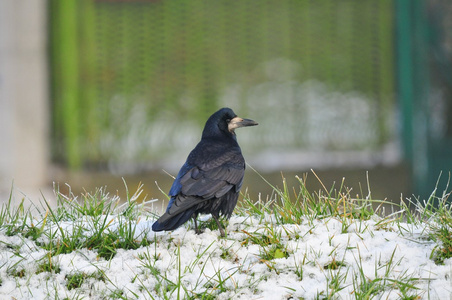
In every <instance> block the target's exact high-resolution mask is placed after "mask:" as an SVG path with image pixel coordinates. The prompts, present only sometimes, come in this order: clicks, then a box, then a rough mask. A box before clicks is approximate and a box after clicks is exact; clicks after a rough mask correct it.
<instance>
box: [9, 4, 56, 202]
mask: <svg viewBox="0 0 452 300" xmlns="http://www.w3.org/2000/svg"><path fill="white" fill-rule="evenodd" d="M47 67H48V66H47V3H46V1H45V0H0V203H1V202H4V201H5V200H7V199H5V194H6V195H7V194H8V193H9V192H10V191H11V185H12V182H13V181H14V187H15V188H14V191H15V192H16V193H17V192H20V194H22V193H23V194H25V195H27V196H30V197H35V196H36V197H37V196H38V195H39V194H40V190H42V189H48V188H49V185H48V162H49V151H50V149H49V101H48V99H49V93H48V85H49V83H48V70H47ZM19 197H20V195H19ZM6 198H7V197H6Z"/></svg>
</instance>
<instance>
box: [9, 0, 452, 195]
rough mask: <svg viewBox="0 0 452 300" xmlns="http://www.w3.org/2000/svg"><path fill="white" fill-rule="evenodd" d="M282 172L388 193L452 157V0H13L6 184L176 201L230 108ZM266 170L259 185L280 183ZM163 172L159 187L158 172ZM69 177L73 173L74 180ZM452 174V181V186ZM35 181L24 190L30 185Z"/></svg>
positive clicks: (412, 191) (427, 180) (257, 157)
mask: <svg viewBox="0 0 452 300" xmlns="http://www.w3.org/2000/svg"><path fill="white" fill-rule="evenodd" d="M224 106H228V107H231V108H232V109H233V110H234V111H235V112H236V113H237V114H238V115H239V116H241V117H246V118H251V119H254V120H256V121H258V122H259V126H257V127H253V128H249V129H243V130H239V131H238V140H239V143H240V145H241V147H242V151H243V153H244V156H245V158H246V160H247V162H248V163H249V164H250V166H252V167H253V168H254V169H256V170H257V171H258V172H259V173H260V174H261V175H262V176H263V177H264V178H266V179H267V180H268V181H269V182H270V183H272V184H274V185H277V186H281V172H282V173H283V175H284V177H286V178H287V180H288V184H289V186H292V185H296V184H297V183H296V179H295V175H299V176H300V177H302V176H304V174H305V175H306V174H307V183H308V186H311V188H312V189H313V191H314V190H315V189H318V188H320V187H321V185H320V184H319V182H318V180H317V179H316V178H315V176H314V174H313V173H312V172H311V171H310V170H311V169H313V170H314V171H315V172H316V174H317V175H318V176H319V177H320V179H321V180H322V182H323V184H324V185H325V186H326V187H327V188H330V187H332V186H333V184H334V183H336V186H337V187H339V186H340V184H341V182H342V179H343V178H344V177H345V185H346V186H349V187H351V188H352V189H353V190H352V194H359V195H361V196H367V194H368V188H367V182H368V181H369V182H370V187H371V191H372V198H373V199H385V198H387V199H389V200H394V201H397V200H400V198H401V197H403V198H405V197H411V196H412V195H416V196H418V195H419V196H420V197H421V198H426V197H428V196H429V195H430V194H431V193H432V191H433V190H434V188H435V186H436V184H437V181H438V178H439V176H440V174H441V172H442V175H441V177H440V179H439V182H438V190H439V191H438V193H442V191H443V190H445V189H447V182H448V178H449V176H450V172H451V170H452V117H451V116H452V2H450V1H448V0H424V1H420V0H384V1H381V0H365V1H359V0H341V1H336V0H315V1H314V0H302V1H294V0H266V1H251V0H241V1H227V0H217V1H201V0H193V1H183V0H65V1H59V0H47V1H45V0H32V1H30V0H2V1H1V2H0V144H1V146H0V190H1V191H2V193H3V194H2V195H3V196H2V198H3V200H4V199H8V195H9V193H10V191H11V187H12V186H14V190H15V191H18V192H19V193H20V195H27V196H28V197H35V196H36V197H38V198H39V197H42V196H43V195H44V196H45V195H47V194H51V191H52V184H55V185H56V186H57V187H58V188H59V189H60V190H62V191H66V192H68V191H69V186H70V187H71V190H72V191H73V192H75V193H79V192H83V191H84V190H86V191H92V190H94V189H95V188H96V187H102V186H107V187H106V189H107V190H108V191H110V192H111V193H113V194H116V193H119V194H120V195H125V187H124V183H123V181H122V178H124V179H125V181H126V182H127V185H128V186H129V190H131V191H134V190H135V188H136V186H137V185H138V184H139V182H142V183H143V184H144V190H145V193H144V194H147V195H148V196H147V198H148V199H149V198H160V199H162V198H164V196H163V195H162V194H161V192H160V191H159V187H160V188H161V189H162V190H163V191H165V192H167V191H168V190H169V187H170V186H171V183H172V178H171V177H170V176H169V175H168V174H167V173H169V174H172V175H176V174H177V171H178V170H179V168H180V166H181V165H182V164H183V162H184V161H185V159H186V157H187V155H188V153H189V151H190V150H191V149H192V148H193V147H194V146H195V145H196V143H197V142H198V141H199V139H200V135H201V130H202V127H203V125H204V123H205V121H206V119H207V118H208V117H209V116H210V115H211V114H212V113H213V112H215V111H216V110H218V109H219V108H221V107H224ZM250 169H251V168H248V171H247V174H246V176H245V178H246V181H245V183H244V187H247V188H248V192H249V193H250V196H251V198H252V199H255V200H257V198H258V197H259V193H261V194H262V197H263V198H265V196H266V195H267V194H269V193H271V188H270V187H269V186H268V185H267V184H266V183H265V182H264V181H263V180H262V179H261V178H260V176H259V175H258V174H257V173H255V172H254V171H251V170H250ZM155 182H157V183H158V186H157V185H156V183H155ZM66 183H67V184H66ZM449 189H450V188H449ZM20 195H19V197H20Z"/></svg>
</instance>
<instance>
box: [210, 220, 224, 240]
mask: <svg viewBox="0 0 452 300" xmlns="http://www.w3.org/2000/svg"><path fill="white" fill-rule="evenodd" d="M212 217H213V218H214V220H215V222H217V225H218V229H219V230H220V234H221V237H225V236H226V235H225V234H224V230H223V227H221V224H220V221H219V220H218V217H217V216H215V215H214V214H212Z"/></svg>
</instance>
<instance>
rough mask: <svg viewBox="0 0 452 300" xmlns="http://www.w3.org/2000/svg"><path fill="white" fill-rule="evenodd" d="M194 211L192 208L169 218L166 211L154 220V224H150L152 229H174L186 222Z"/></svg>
mask: <svg viewBox="0 0 452 300" xmlns="http://www.w3.org/2000/svg"><path fill="white" fill-rule="evenodd" d="M194 212H195V210H194V209H193V210H191V209H190V210H186V211H184V212H181V213H180V214H177V215H175V216H171V217H169V218H168V213H164V214H163V215H162V216H161V217H160V218H159V219H158V220H157V221H156V222H154V224H152V231H162V230H168V231H169V230H174V229H176V228H178V227H179V226H181V225H182V224H184V223H185V222H187V221H188V220H189V219H190V218H191V216H192V215H193V213H194ZM162 219H163V220H164V221H163V222H162V221H161V220H162Z"/></svg>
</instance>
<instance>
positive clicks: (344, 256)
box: [0, 173, 452, 299]
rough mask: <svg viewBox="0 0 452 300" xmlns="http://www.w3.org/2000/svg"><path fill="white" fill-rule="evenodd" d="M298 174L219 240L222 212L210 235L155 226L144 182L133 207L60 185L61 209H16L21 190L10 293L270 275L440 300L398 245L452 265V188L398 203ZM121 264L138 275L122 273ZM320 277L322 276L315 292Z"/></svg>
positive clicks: (194, 283) (287, 286) (10, 244)
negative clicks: (313, 184) (316, 184)
mask: <svg viewBox="0 0 452 300" xmlns="http://www.w3.org/2000/svg"><path fill="white" fill-rule="evenodd" d="M313 174H314V177H315V178H316V180H320V179H319V178H317V176H316V175H315V173H313ZM264 180H265V179H264ZM297 180H298V183H299V185H298V186H297V187H294V188H292V189H289V187H288V186H287V184H286V180H285V178H284V177H282V188H278V187H276V186H273V185H272V187H273V194H272V195H270V196H269V197H268V199H267V200H266V201H262V200H261V199H258V201H253V200H252V199H250V197H249V196H248V195H247V194H246V193H245V194H244V195H243V201H242V202H241V205H240V206H239V207H237V209H236V211H235V215H234V216H233V218H231V220H229V221H228V222H227V221H224V220H223V221H224V223H223V225H224V226H225V228H227V231H228V236H227V237H226V238H220V237H218V235H217V234H216V233H217V231H218V229H217V228H216V223H215V222H212V221H211V219H204V220H203V221H201V222H200V224H201V227H203V229H204V233H203V234H202V235H195V234H194V233H193V230H192V228H191V225H190V224H189V223H188V224H186V225H185V229H183V230H180V231H176V232H174V233H167V234H164V235H154V234H153V233H152V231H149V230H143V228H148V227H149V226H148V225H146V226H144V227H140V226H142V225H143V224H151V223H152V222H153V220H154V219H155V217H156V216H155V215H154V214H153V213H152V212H149V208H150V206H151V204H152V201H146V200H145V201H144V202H143V203H138V201H137V199H138V198H139V197H140V195H141V193H142V189H141V188H142V186H140V187H139V188H138V189H137V191H136V192H135V193H133V194H129V192H128V188H127V185H126V184H125V188H126V191H127V199H126V201H125V202H124V203H121V201H120V199H119V198H118V197H117V196H110V195H108V194H107V193H105V189H103V188H100V189H98V190H96V191H95V192H93V193H84V194H82V195H80V196H76V195H73V194H72V193H69V194H68V195H63V194H61V193H59V191H58V189H57V188H56V189H55V191H56V195H57V204H56V206H50V205H49V204H48V203H47V202H44V204H42V205H41V206H36V205H32V206H31V207H30V208H29V209H26V208H25V207H26V205H25V203H24V201H22V202H20V203H19V205H18V206H16V207H14V206H13V204H12V203H13V201H12V196H11V195H10V197H9V201H8V202H7V203H6V204H5V205H3V206H2V208H1V209H0V235H2V236H4V237H5V238H2V240H1V241H0V267H1V268H0V269H1V270H2V271H0V294H1V295H2V286H3V285H5V282H14V283H15V285H16V286H17V287H19V288H20V290H21V293H22V294H21V295H22V297H23V298H27V297H28V298H30V299H31V298H33V290H32V288H30V287H27V284H28V283H29V282H30V281H36V280H37V281H38V282H41V283H42V285H43V286H46V288H45V290H46V296H47V297H53V298H57V299H60V298H61V299H78V298H80V299H82V298H86V297H88V296H89V295H90V294H91V293H96V294H98V295H100V297H103V298H105V299H138V298H143V299H182V298H183V299H216V298H218V297H220V296H221V297H223V298H234V297H236V296H239V295H247V296H249V297H253V295H254V296H255V297H258V296H259V295H262V293H266V292H265V288H266V284H265V283H266V282H271V281H272V280H275V278H285V279H281V282H279V283H278V284H279V285H281V286H282V287H283V288H284V293H286V295H287V296H288V297H292V298H296V299H308V298H315V299H337V298H343V297H344V295H346V296H347V297H348V298H351V299H380V298H382V297H384V298H391V297H397V299H422V298H423V297H425V298H430V297H433V298H434V295H433V294H432V295H430V293H431V291H430V290H429V289H427V290H426V289H425V286H427V287H428V286H430V284H431V282H432V280H434V279H435V278H436V277H435V276H436V275H435V274H431V278H430V277H423V276H420V275H419V274H420V273H419V272H420V271H419V270H417V269H413V268H411V267H412V266H406V265H405V262H404V261H405V259H406V256H405V254H404V253H402V252H403V251H402V250H401V249H400V247H401V246H400V245H399V244H397V243H395V244H391V243H393V242H394V241H397V240H400V239H405V240H410V241H411V240H412V241H415V242H416V243H426V244H428V245H431V246H430V248H429V249H431V250H430V251H431V252H430V253H428V255H429V256H430V260H431V262H432V264H433V265H435V264H436V266H438V267H440V266H442V265H445V264H447V262H448V259H449V258H451V257H452V243H451V240H452V229H451V228H452V213H451V207H450V203H449V202H448V201H449V197H450V192H444V193H443V194H441V195H440V196H436V195H437V193H436V191H434V192H433V193H432V196H431V197H430V198H429V199H427V200H426V201H423V202H421V201H420V199H416V198H414V199H412V200H405V201H402V202H401V203H400V204H393V203H388V202H385V201H379V200H374V199H372V197H371V193H370V192H368V193H367V195H366V196H364V197H361V198H354V197H352V196H351V195H352V191H351V190H350V189H347V188H346V187H345V186H344V184H343V182H342V183H341V184H340V185H339V186H337V187H335V186H333V187H331V188H329V189H328V188H326V187H325V186H323V188H322V189H321V190H319V191H309V190H308V189H307V188H306V181H307V180H308V178H307V176H303V177H297ZM267 184H270V185H271V183H269V182H267ZM146 222H149V223H146ZM382 234H385V235H382ZM382 236H384V238H385V239H387V240H386V241H387V243H388V245H391V246H390V247H384V248H381V249H382V250H380V252H378V253H373V252H372V251H371V250H372V248H373V247H375V246H373V245H372V242H373V240H374V239H375V240H378V239H381V237H382ZM385 236H387V238H386V237H385ZM324 237H325V238H324ZM392 245H394V246H392ZM385 251H386V252H385ZM388 251H389V252H388ZM128 253H130V254H128ZM128 255H129V256H128ZM187 255H188V256H187ZM124 257H129V259H128V260H124ZM130 258H131V259H130ZM449 264H450V262H449ZM118 265H120V266H121V272H122V273H124V274H129V275H127V276H122V277H117V276H118V274H114V273H117V272H118V271H114V272H113V273H112V272H111V271H110V270H117V268H118ZM419 268H420V269H426V266H420V267H419ZM314 270H315V271H314ZM57 278H63V280H61V279H59V280H60V281H58V280H57ZM118 278H121V279H118ZM314 278H316V280H318V281H319V282H322V284H321V285H319V286H318V287H317V291H316V292H315V293H314V294H312V293H311V294H309V296H303V295H304V294H303V289H307V288H308V287H309V285H311V283H309V282H311V281H310V280H313V279H314ZM284 280H287V283H283V281H284ZM284 282H285V281H284ZM300 286H301V287H303V288H302V289H300ZM423 287H424V288H423ZM267 292H268V291H267ZM307 292H308V291H307V290H306V293H307Z"/></svg>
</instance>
